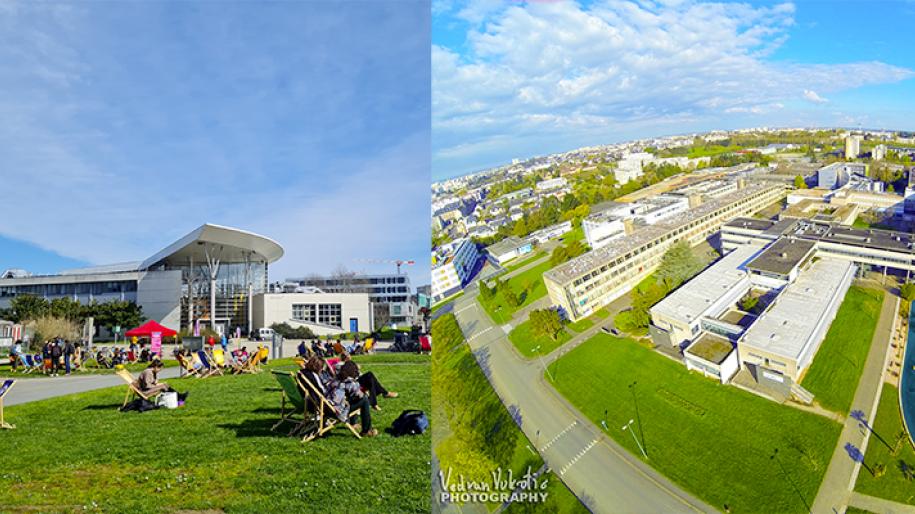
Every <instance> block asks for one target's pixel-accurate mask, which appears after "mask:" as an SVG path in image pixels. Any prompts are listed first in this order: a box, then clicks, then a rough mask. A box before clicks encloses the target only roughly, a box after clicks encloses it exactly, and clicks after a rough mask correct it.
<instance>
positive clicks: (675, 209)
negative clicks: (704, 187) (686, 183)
mask: <svg viewBox="0 0 915 514" xmlns="http://www.w3.org/2000/svg"><path fill="white" fill-rule="evenodd" d="M687 209H689V199H688V198H686V197H675V196H669V197H668V196H657V197H654V198H650V199H647V200H642V201H640V202H636V203H634V204H633V206H632V214H633V216H634V217H635V218H636V219H639V220H641V221H643V222H645V223H647V224H648V225H654V224H655V223H658V222H659V221H661V220H663V219H664V218H668V217H670V216H673V215H674V214H678V213H681V212H685V211H686V210H687Z"/></svg>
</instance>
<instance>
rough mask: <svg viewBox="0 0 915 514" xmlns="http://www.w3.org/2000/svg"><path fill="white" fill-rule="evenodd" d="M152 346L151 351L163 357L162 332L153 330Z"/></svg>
mask: <svg viewBox="0 0 915 514" xmlns="http://www.w3.org/2000/svg"><path fill="white" fill-rule="evenodd" d="M149 340H150V343H151V344H150V348H149V351H150V352H152V353H154V354H156V355H158V356H159V357H162V332H153V333H151V334H149Z"/></svg>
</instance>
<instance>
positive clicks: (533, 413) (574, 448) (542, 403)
mask: <svg viewBox="0 0 915 514" xmlns="http://www.w3.org/2000/svg"><path fill="white" fill-rule="evenodd" d="M476 293H477V289H476V288H475V287H474V288H471V289H468V290H466V291H465V294H464V296H463V297H461V298H459V299H457V300H456V301H455V305H454V309H453V310H454V313H455V315H456V317H457V320H458V323H459V325H460V326H461V330H462V331H463V333H464V336H465V338H466V339H467V341H468V344H469V345H470V347H471V349H472V350H473V351H474V354H475V355H476V357H477V361H478V362H479V363H480V367H481V368H482V369H483V372H484V373H485V374H486V376H487V377H488V378H489V381H490V383H491V384H492V386H493V389H495V391H496V393H497V394H498V395H499V397H500V398H501V399H502V402H503V403H504V404H505V405H506V406H507V407H508V408H509V410H512V411H514V410H517V412H519V413H520V417H521V429H522V430H523V431H524V433H525V434H526V435H527V436H528V438H529V439H530V440H531V441H533V442H534V445H535V446H536V447H537V450H538V451H539V452H540V454H541V456H542V457H543V459H544V461H545V462H546V463H547V465H548V466H549V467H550V468H551V469H552V470H553V471H554V472H555V473H556V475H557V476H559V477H560V478H561V479H562V481H563V482H564V483H565V484H566V485H567V486H568V487H569V488H570V489H571V490H572V492H573V493H575V495H576V496H578V498H579V499H581V501H582V502H583V503H584V504H585V505H586V506H587V507H588V508H589V509H591V510H592V511H593V512H611V511H612V512H615V513H619V512H632V513H641V512H646V513H647V512H665V513H675V512H714V511H715V509H713V508H712V507H711V506H709V505H706V504H704V503H702V502H701V501H700V500H698V499H697V498H695V497H693V496H692V495H690V494H688V493H687V492H685V491H683V490H682V489H680V488H679V487H678V486H676V485H675V484H673V483H671V482H670V481H669V480H667V479H666V478H665V477H663V476H661V475H660V474H659V473H657V472H656V471H654V470H653V469H652V468H651V467H650V466H648V465H646V464H644V463H643V462H642V461H640V460H639V459H637V458H636V457H634V456H633V455H631V454H630V453H629V452H628V451H626V450H625V449H624V448H623V447H621V446H619V445H618V444H617V443H616V442H615V441H613V440H612V439H611V438H609V437H608V436H606V435H604V434H603V433H602V432H601V430H600V429H599V428H598V427H597V426H595V425H594V424H593V423H591V422H590V421H589V420H588V419H587V418H586V417H584V416H583V415H582V414H581V413H580V412H578V411H577V410H576V409H575V408H574V407H573V406H572V405H571V404H569V403H568V402H567V401H565V399H563V398H562V397H561V396H560V395H559V394H558V393H557V392H556V391H555V390H554V389H553V388H552V387H551V386H550V385H549V384H547V383H546V382H545V381H544V379H543V368H542V367H541V364H540V360H539V359H535V360H532V361H526V360H525V359H523V358H521V357H520V356H519V355H518V354H517V352H516V350H515V348H514V347H513V346H512V344H511V343H510V342H509V341H508V338H507V337H506V335H505V333H504V331H503V330H502V328H501V327H499V326H497V325H495V324H494V323H493V322H492V321H491V320H490V319H489V317H488V316H487V315H486V313H485V311H483V309H482V307H480V306H479V304H478V303H477V302H476Z"/></svg>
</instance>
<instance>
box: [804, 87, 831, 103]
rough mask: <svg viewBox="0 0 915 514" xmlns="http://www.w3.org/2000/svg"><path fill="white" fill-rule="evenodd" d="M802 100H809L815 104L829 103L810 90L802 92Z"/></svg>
mask: <svg viewBox="0 0 915 514" xmlns="http://www.w3.org/2000/svg"><path fill="white" fill-rule="evenodd" d="M804 99H806V100H809V101H811V102H813V103H815V104H825V103H826V102H828V101H829V100H827V99H825V98H823V97H822V96H820V95H818V94H817V92H816V91H813V90H812V89H805V90H804Z"/></svg>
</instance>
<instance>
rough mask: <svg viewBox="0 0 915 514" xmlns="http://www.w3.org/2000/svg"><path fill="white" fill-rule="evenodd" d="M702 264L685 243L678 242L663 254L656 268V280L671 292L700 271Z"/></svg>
mask: <svg viewBox="0 0 915 514" xmlns="http://www.w3.org/2000/svg"><path fill="white" fill-rule="evenodd" d="M703 267H704V264H703V262H702V260H701V259H700V258H699V257H696V255H695V254H693V251H692V249H691V248H690V247H689V244H687V243H686V241H678V242H676V243H674V244H673V245H672V246H671V247H670V248H668V249H667V251H666V252H664V257H662V258H661V265H660V266H659V267H658V272H657V277H658V280H659V281H661V282H663V283H664V285H665V287H666V288H667V290H672V289H674V288H676V287H677V286H679V285H680V284H682V283H683V282H686V281H687V280H689V279H690V278H692V277H693V276H694V275H695V274H696V273H699V272H700V271H702V268H703Z"/></svg>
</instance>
